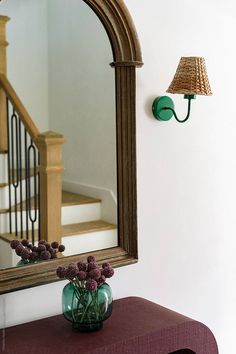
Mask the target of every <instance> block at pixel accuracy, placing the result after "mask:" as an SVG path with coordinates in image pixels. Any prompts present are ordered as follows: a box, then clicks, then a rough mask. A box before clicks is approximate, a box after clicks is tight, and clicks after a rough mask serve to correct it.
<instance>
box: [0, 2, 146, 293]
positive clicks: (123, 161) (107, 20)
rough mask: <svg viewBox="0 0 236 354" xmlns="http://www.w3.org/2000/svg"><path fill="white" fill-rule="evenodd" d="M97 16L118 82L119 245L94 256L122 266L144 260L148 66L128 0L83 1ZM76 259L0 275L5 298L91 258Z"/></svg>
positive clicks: (72, 257) (6, 271)
mask: <svg viewBox="0 0 236 354" xmlns="http://www.w3.org/2000/svg"><path fill="white" fill-rule="evenodd" d="M83 1H84V2H85V3H87V4H88V5H89V6H90V7H91V9H92V10H93V11H94V12H95V13H96V14H97V16H98V17H99V18H100V20H101V22H102V23H103V25H104V27H105V30H106V32H107V34H108V37H109V39H110V43H111V46H112V50H113V58H114V62H113V63H111V65H112V66H113V67H114V70H115V82H116V130H117V132H116V134H117V178H118V234H119V246H118V247H114V248H110V249H105V250H100V251H95V252H89V254H93V255H94V256H95V257H96V259H97V261H98V263H102V262H104V261H108V262H110V263H111V264H112V266H114V267H120V266H124V265H128V264H132V263H136V262H137V260H138V243H137V200H136V194H137V192H136V128H135V120H136V115H135V92H136V86H135V85H136V84H135V71H136V67H141V66H142V57H141V50H140V46H139V41H138V37H137V34H136V31H135V28H134V25H133V22H132V19H131V16H130V14H129V12H128V10H127V8H126V6H125V4H124V2H123V0H83ZM85 257H86V254H80V255H74V256H69V257H65V258H60V259H56V260H53V261H48V262H42V263H40V264H34V265H31V266H25V267H19V268H9V269H4V270H0V294H3V293H8V292H11V291H15V290H20V289H25V288H28V287H32V286H37V285H42V284H46V283H50V282H54V281H57V280H58V278H57V277H56V268H57V267H58V265H68V264H69V263H72V262H78V260H80V259H85Z"/></svg>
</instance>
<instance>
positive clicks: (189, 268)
mask: <svg viewBox="0 0 236 354" xmlns="http://www.w3.org/2000/svg"><path fill="white" fill-rule="evenodd" d="M125 2H126V4H127V5H128V7H129V9H130V11H131V13H132V16H133V19H134V22H135V24H136V28H137V31H138V34H139V37H140V41H141V45H142V51H143V60H144V62H145V66H144V67H143V68H142V69H140V70H138V73H137V158H138V159H137V160H138V161H137V162H138V171H137V172H138V229H139V263H138V264H137V265H132V266H127V267H123V268H120V269H117V270H116V274H115V277H114V278H112V279H111V281H110V284H111V286H112V288H113V292H114V297H115V298H121V297H124V296H128V295H137V296H143V297H145V298H147V299H150V300H153V301H155V302H157V303H159V304H162V305H164V306H166V307H169V308H171V309H173V310H175V311H179V312H181V313H183V314H185V315H187V316H190V317H193V318H195V319H197V320H200V321H202V322H204V323H205V324H206V325H208V326H209V327H210V328H211V329H212V331H213V332H214V334H215V336H216V339H217V341H218V344H219V351H220V354H235V340H234V339H235V318H236V262H235V254H236V238H235V234H236V217H235V208H236V206H235V200H236V183H235V181H236V157H235V151H236V139H235V135H236V120H235V113H234V107H230V104H231V103H232V102H234V95H235V88H234V81H235V76H236V66H235V63H236V52H235V44H234V43H235V33H236V21H235V17H236V15H235V13H236V3H235V2H233V1H230V0H227V1H224V2H223V1H222V0H216V1H213V0H207V1H204V0H199V1H198V2H197V3H196V2H193V1H188V0H176V1H171V0H166V1H163V2H157V1H156V0H148V1H145V4H144V1H143V0H136V1H132V0H126V1H125ZM184 55H201V56H204V57H206V61H207V66H208V73H209V78H210V81H211V86H212V90H213V93H214V95H213V96H212V97H198V98H197V100H196V101H195V102H193V110H192V116H191V119H190V120H189V121H188V122H186V123H185V124H184V125H181V124H178V123H177V122H175V121H170V122H167V123H160V122H157V121H155V120H154V119H153V118H152V117H151V113H150V107H151V102H152V99H153V98H154V97H155V95H160V94H163V93H164V92H165V89H166V88H167V87H168V85H169V83H170V80H171V79H172V76H173V74H174V72H175V69H176V66H177V62H178V60H179V58H180V56H184ZM185 103H186V102H185V101H184V100H183V99H182V98H178V97H177V96H176V105H177V108H178V112H182V113H183V114H184V112H185V108H186V107H185ZM64 285H65V282H58V283H54V284H49V285H45V286H40V287H36V288H32V289H28V290H24V291H18V292H16V293H11V294H7V295H5V296H2V297H1V298H0V300H1V301H0V318H5V325H7V326H9V325H13V324H16V323H22V322H26V321H29V320H34V319H38V318H42V317H47V316H51V315H53V314H57V313H60V311H61V308H60V302H61V300H60V297H61V290H62V287H63V286H64ZM43 298H45V299H47V301H43V302H42V300H41V299H43ZM4 299H5V303H6V306H5V307H4V306H3V302H4V301H3V300H4ZM4 309H5V312H4ZM4 313H5V315H4ZM206 354H207V353H206Z"/></svg>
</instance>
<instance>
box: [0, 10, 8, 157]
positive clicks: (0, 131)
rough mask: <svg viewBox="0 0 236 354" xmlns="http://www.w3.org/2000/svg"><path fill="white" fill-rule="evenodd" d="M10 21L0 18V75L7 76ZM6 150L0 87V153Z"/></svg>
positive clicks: (4, 17)
mask: <svg viewBox="0 0 236 354" xmlns="http://www.w3.org/2000/svg"><path fill="white" fill-rule="evenodd" d="M9 20H10V18H9V17H7V16H0V73H1V74H4V75H6V74H7V46H8V42H7V40H6V24H7V22H8V21H9ZM6 150H7V114H6V95H5V93H4V91H3V89H2V88H1V85H0V151H6Z"/></svg>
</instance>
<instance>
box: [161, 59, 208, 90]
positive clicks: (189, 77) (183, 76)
mask: <svg viewBox="0 0 236 354" xmlns="http://www.w3.org/2000/svg"><path fill="white" fill-rule="evenodd" d="M166 92H170V93H183V94H185V95H206V96H210V95H212V92H211V88H210V84H209V80H208V76H207V71H206V65H205V59H204V58H201V57H182V58H181V59H180V62H179V65H178V68H177V70H176V73H175V76H174V79H173V81H172V82H171V84H170V86H169V88H168V90H167V91H166Z"/></svg>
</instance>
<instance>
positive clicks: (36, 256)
mask: <svg viewBox="0 0 236 354" xmlns="http://www.w3.org/2000/svg"><path fill="white" fill-rule="evenodd" d="M29 259H31V261H34V262H35V261H37V260H38V259H39V256H38V253H37V252H31V253H30V258H29Z"/></svg>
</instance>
